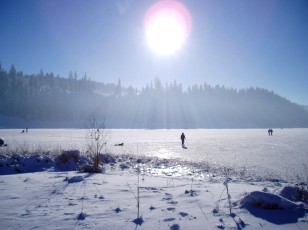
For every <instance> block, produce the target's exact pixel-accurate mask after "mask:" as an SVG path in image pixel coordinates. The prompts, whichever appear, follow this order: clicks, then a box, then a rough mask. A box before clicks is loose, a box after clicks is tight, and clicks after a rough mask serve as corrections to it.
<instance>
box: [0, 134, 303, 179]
mask: <svg viewBox="0 0 308 230" xmlns="http://www.w3.org/2000/svg"><path fill="white" fill-rule="evenodd" d="M107 131H108V133H109V134H108V136H107V140H106V142H107V146H106V152H108V153H114V154H132V155H135V156H154V157H159V158H167V159H180V160H184V161H190V162H196V163H199V162H208V163H210V164H211V165H218V166H228V167H233V168H243V169H245V170H247V171H248V172H249V171H256V172H258V173H260V174H261V175H262V176H271V177H275V176H280V177H281V176H283V177H284V178H286V179H288V178H294V177H297V176H300V177H305V176H307V167H308V145H307V143H308V129H274V134H273V136H268V134H267V130H266V129H189V130H177V129H171V130H166V129H157V130H142V129H112V130H107ZM20 132H21V130H16V129H0V138H2V139H4V140H5V143H6V144H7V145H8V147H5V148H4V147H1V149H0V150H3V151H4V149H12V150H16V149H19V150H20V151H37V150H44V151H46V150H51V151H54V150H59V149H61V150H72V149H79V150H80V151H81V152H84V151H85V150H86V143H87V140H86V138H85V137H86V132H87V131H86V130H84V129H31V130H29V132H28V133H24V134H22V133H20ZM182 132H184V133H185V135H186V138H187V140H186V142H185V145H186V146H187V149H183V148H182V146H181V140H180V135H181V133H182ZM119 143H123V146H117V145H118V144H119Z"/></svg>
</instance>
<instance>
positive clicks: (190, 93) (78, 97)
mask: <svg viewBox="0 0 308 230" xmlns="http://www.w3.org/2000/svg"><path fill="white" fill-rule="evenodd" d="M0 98H1V100H0V114H1V115H4V116H9V117H15V118H22V119H24V121H25V122H28V123H29V124H31V121H37V120H39V121H46V122H48V121H53V122H57V121H61V122H62V124H63V122H64V124H65V122H69V121H76V122H80V123H82V122H85V121H86V120H87V119H88V117H89V116H90V115H91V114H93V113H96V114H101V115H104V116H105V119H106V125H107V126H109V127H111V128H264V127H272V128H277V127H279V128H283V127H308V112H307V111H306V110H305V109H304V108H303V107H301V106H299V105H297V104H296V103H292V102H290V101H289V100H287V99H286V98H283V97H281V96H279V95H277V94H275V93H274V92H273V91H269V90H267V89H263V88H247V89H240V90H238V89H234V88H228V87H225V86H220V85H216V86H211V85H209V84H207V83H204V84H199V85H197V84H195V85H190V86H188V88H186V89H184V88H183V86H182V84H181V83H178V82H176V81H174V82H171V83H163V82H162V81H161V80H160V79H158V78H155V79H154V80H153V81H152V82H151V83H150V84H147V85H146V86H145V87H143V88H142V89H137V88H134V87H133V86H129V87H123V86H122V85H121V80H120V79H119V80H118V81H117V82H116V83H100V82H96V81H92V80H91V79H90V78H89V77H87V76H86V75H84V76H83V77H78V76H77V74H76V73H73V72H70V73H69V74H68V76H67V77H60V76H55V75H54V74H53V73H44V71H43V70H41V71H40V72H39V73H38V74H31V75H28V74H24V73H23V72H21V71H17V70H16V68H15V66H14V65H12V66H11V68H10V70H9V71H6V70H4V68H2V66H1V64H0ZM30 126H31V125H30Z"/></svg>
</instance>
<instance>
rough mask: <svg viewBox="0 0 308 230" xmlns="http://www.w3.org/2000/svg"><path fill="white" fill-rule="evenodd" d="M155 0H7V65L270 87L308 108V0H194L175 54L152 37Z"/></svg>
mask: <svg viewBox="0 0 308 230" xmlns="http://www.w3.org/2000/svg"><path fill="white" fill-rule="evenodd" d="M155 2H157V1H154V0H144V1H142V0H138V1H137V0H87V1H84V0H48V1H47V0H46V1H43V0H36V1H34V0H27V1H24V0H20V1H17V0H0V62H1V64H2V66H3V67H4V68H5V69H7V70H8V69H9V68H10V67H11V65H12V64H14V65H15V66H16V68H17V69H18V70H21V71H23V72H24V73H28V74H32V73H38V72H39V71H40V69H43V71H44V72H53V73H54V74H56V75H57V74H59V75H60V76H63V77H66V76H68V73H69V72H70V71H73V72H74V71H76V72H77V74H78V76H79V77H82V76H83V75H84V74H85V73H86V74H87V76H88V77H91V79H93V80H97V81H101V82H108V83H113V82H114V83H116V82H117V80H118V79H119V78H120V79H121V81H122V85H124V86H129V85H133V86H135V87H142V86H145V85H146V84H147V83H150V82H151V81H152V80H153V79H154V78H155V77H158V78H159V79H160V80H161V81H163V82H173V81H174V80H176V81H177V82H178V83H183V85H184V86H186V85H188V84H195V83H197V84H203V83H204V82H206V83H208V84H211V85H213V86H215V85H216V84H219V85H225V86H226V87H233V88H237V89H240V88H247V87H251V86H252V87H257V86H258V87H262V88H266V89H268V90H273V91H274V92H275V93H277V94H279V95H281V96H283V97H286V98H288V99H289V100H291V101H292V102H296V103H299V104H305V105H308V26H307V25H308V1H306V0H292V1H290V0H278V1H275V0H255V1H254V0H247V1H237V0H207V1H199V0H187V1H184V0H183V1H180V2H182V3H183V4H184V5H185V6H186V8H187V10H188V11H189V12H190V14H191V18H192V30H191V33H190V36H189V38H188V40H187V41H186V43H185V44H184V46H183V47H182V48H181V49H180V50H179V51H178V52H177V53H175V54H173V55H171V56H167V57H161V56H158V55H156V54H155V53H154V52H153V51H152V50H151V49H150V47H149V46H148V44H147V42H146V39H145V31H144V17H145V15H146V12H147V10H148V9H149V8H150V7H151V5H153V4H154V3H155Z"/></svg>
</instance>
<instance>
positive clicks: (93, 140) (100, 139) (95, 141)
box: [86, 114, 108, 173]
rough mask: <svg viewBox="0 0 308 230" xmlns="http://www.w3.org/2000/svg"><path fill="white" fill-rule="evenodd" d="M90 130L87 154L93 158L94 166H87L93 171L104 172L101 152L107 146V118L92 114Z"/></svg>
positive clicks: (87, 138) (88, 132) (87, 136)
mask: <svg viewBox="0 0 308 230" xmlns="http://www.w3.org/2000/svg"><path fill="white" fill-rule="evenodd" d="M87 128H88V130H87V134H86V140H87V152H86V153H87V154H88V155H89V157H90V158H91V159H92V162H93V164H92V167H93V169H90V168H89V166H87V167H86V169H87V170H90V171H91V172H93V173H100V172H103V169H102V168H101V167H100V163H101V160H100V154H101V152H102V150H103V148H104V147H105V146H106V139H107V136H108V134H107V131H106V128H105V119H104V118H103V117H102V116H97V115H95V114H92V115H91V116H90V118H89V123H88V127H87Z"/></svg>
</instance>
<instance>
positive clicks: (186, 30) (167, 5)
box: [144, 0, 191, 56]
mask: <svg viewBox="0 0 308 230" xmlns="http://www.w3.org/2000/svg"><path fill="white" fill-rule="evenodd" d="M144 26H145V34H146V39H147V42H148V44H149V46H150V48H151V49H152V50H153V51H154V52H155V53H156V54H158V55H161V56H168V55H171V54H174V53H176V52H177V51H178V50H179V49H180V48H181V47H182V46H183V44H184V43H185V41H186V40H187V38H188V36H189V34H190V31H191V16H190V14H189V12H188V10H187V9H186V7H185V6H184V5H183V4H182V3H180V2H178V1H175V0H162V1H159V2H157V3H156V4H154V5H153V6H152V7H151V8H150V9H149V10H148V12H147V13H146V16H145V23H144Z"/></svg>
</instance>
